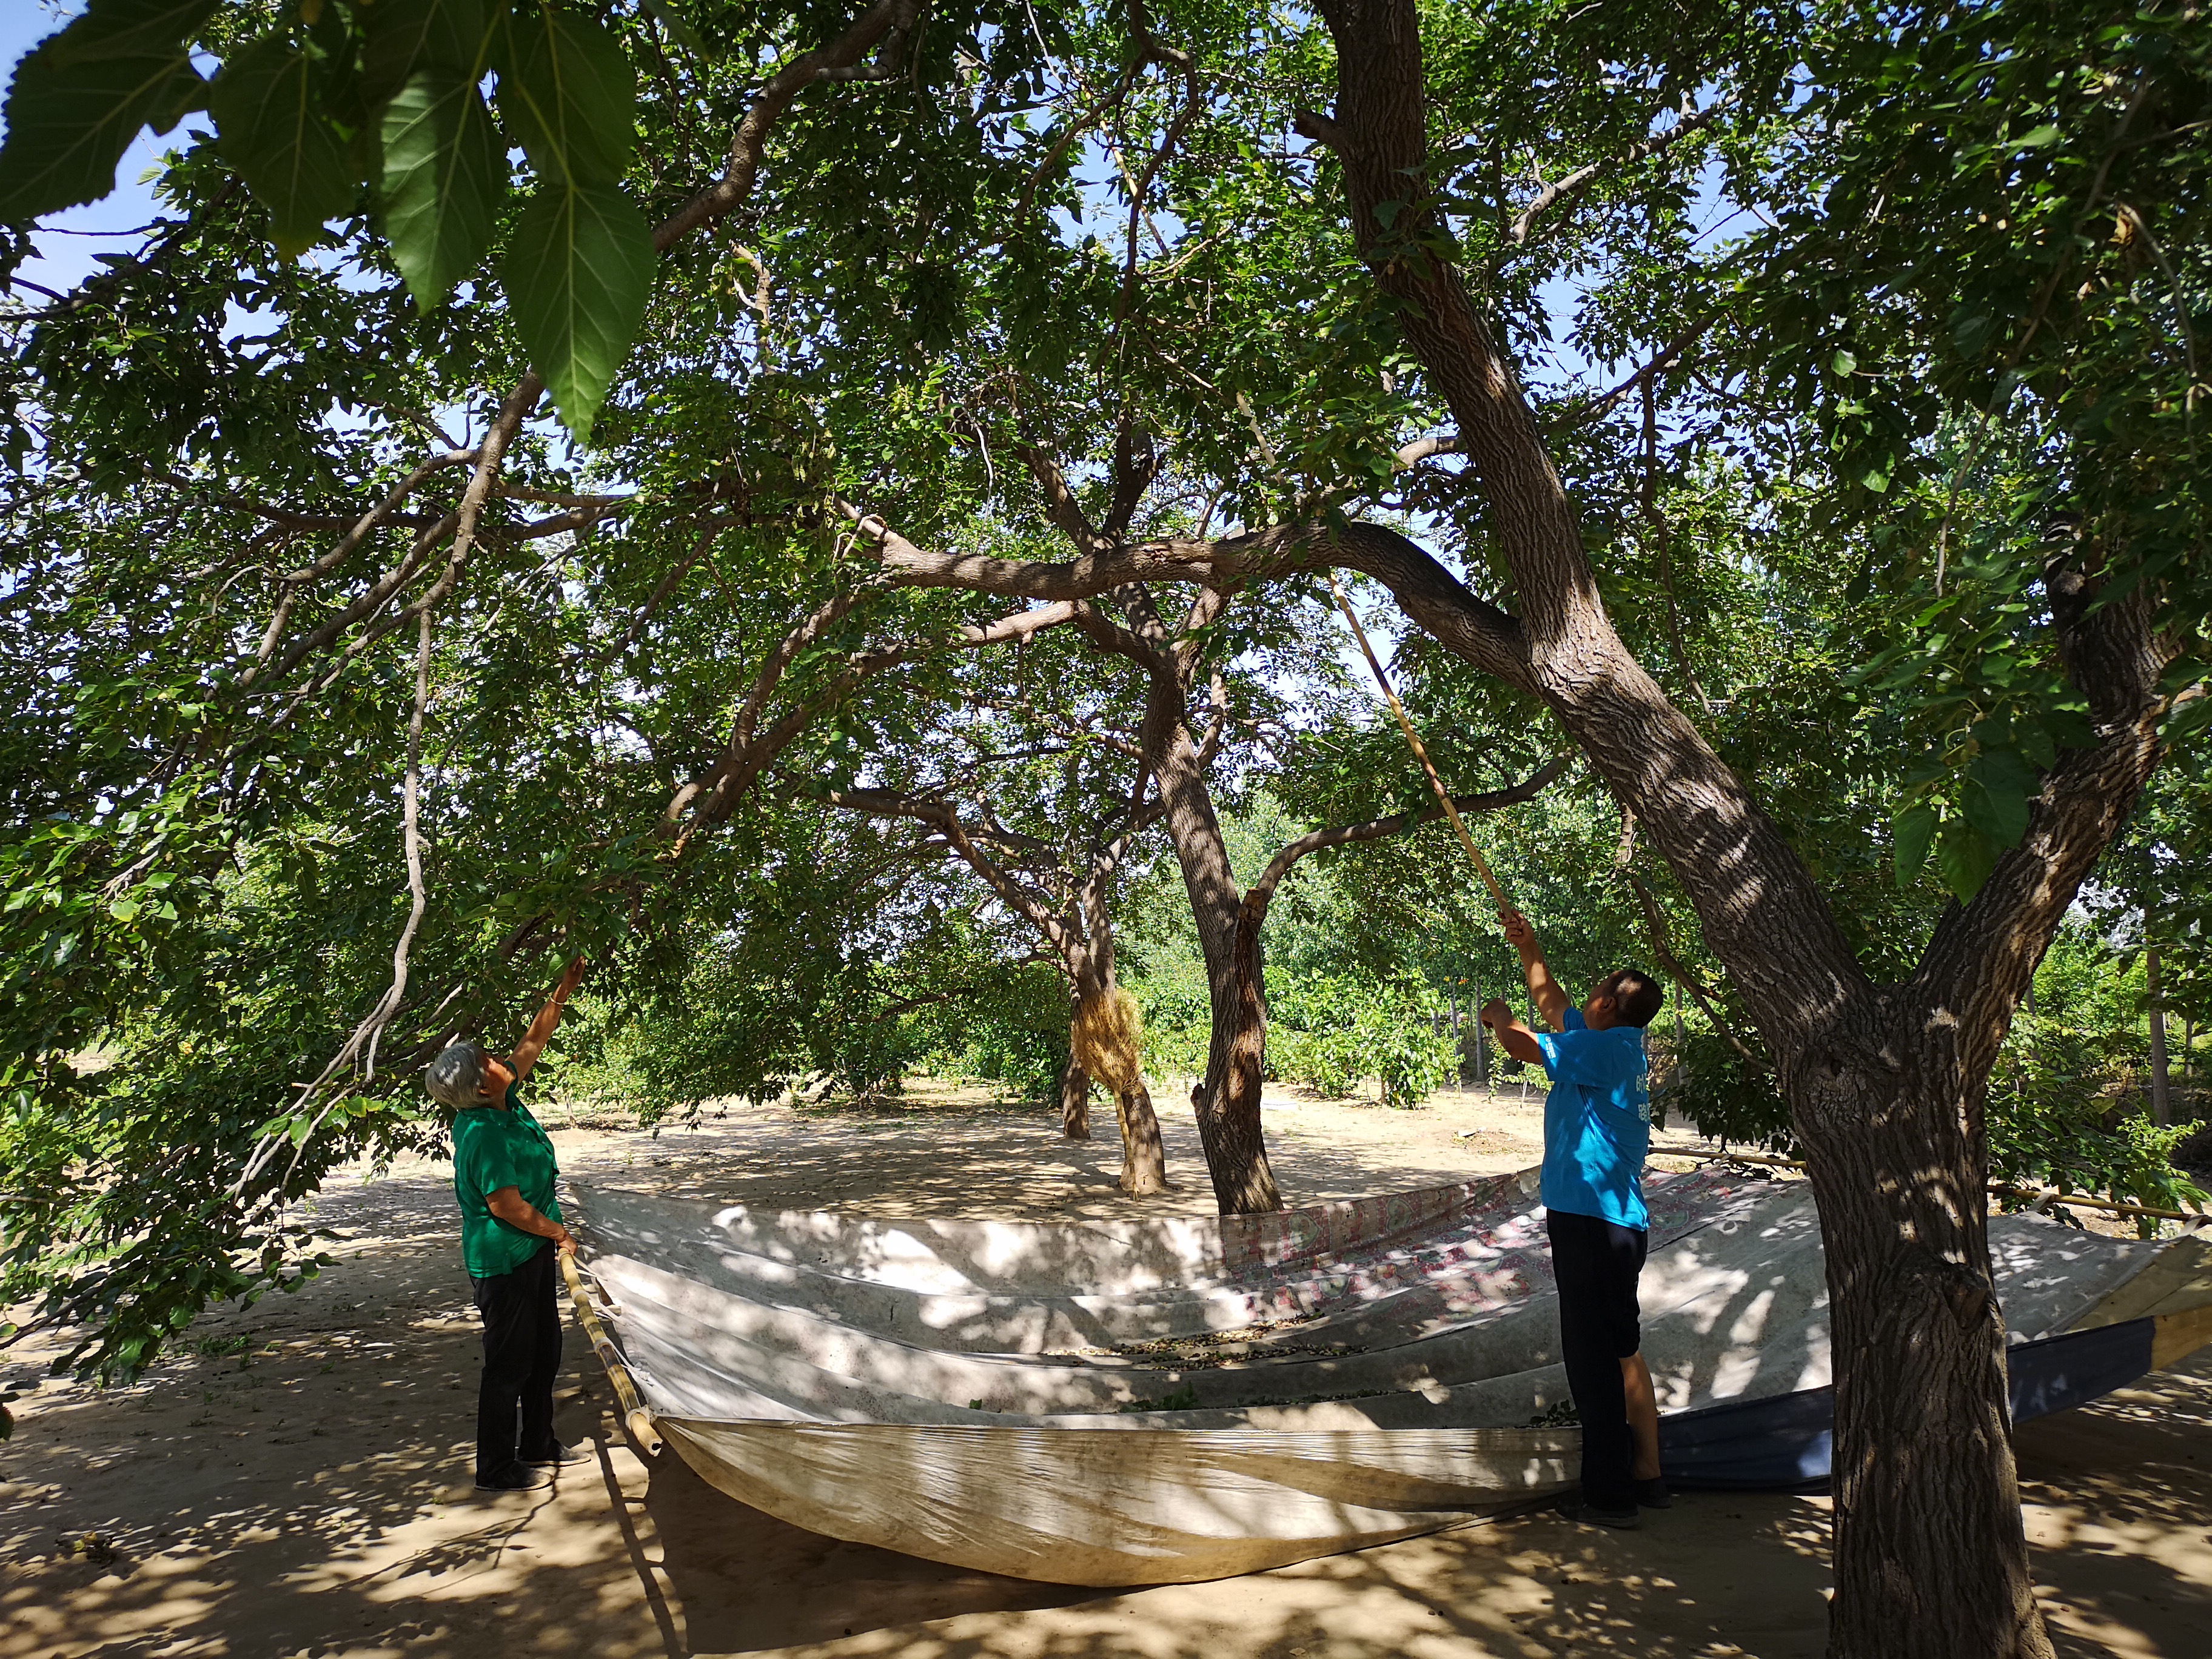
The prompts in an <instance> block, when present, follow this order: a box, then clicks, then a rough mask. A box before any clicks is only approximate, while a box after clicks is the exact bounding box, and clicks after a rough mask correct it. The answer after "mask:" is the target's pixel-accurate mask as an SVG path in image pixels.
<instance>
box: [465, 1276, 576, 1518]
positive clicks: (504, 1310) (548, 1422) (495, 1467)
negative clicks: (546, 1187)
mask: <svg viewBox="0 0 2212 1659" xmlns="http://www.w3.org/2000/svg"><path fill="white" fill-rule="evenodd" d="M555 1255H556V1252H555V1250H554V1249H553V1244H552V1241H551V1240H550V1239H549V1240H547V1241H546V1243H545V1244H544V1246H543V1247H542V1248H541V1249H539V1250H538V1254H537V1255H533V1256H532V1257H531V1258H530V1260H529V1261H526V1262H524V1263H523V1264H522V1265H521V1266H520V1267H517V1268H516V1269H514V1271H513V1272H512V1273H496V1274H495V1275H493V1276H492V1277H491V1278H489V1279H472V1280H471V1283H472V1284H474V1285H475V1286H476V1292H477V1312H478V1313H479V1314H481V1315H483V1345H484V1358H483V1386H482V1387H481V1388H480V1389H478V1390H477V1479H478V1480H483V1478H484V1477H485V1476H487V1475H492V1474H498V1473H499V1472H500V1471H501V1470H502V1469H504V1468H507V1467H508V1466H509V1465H510V1464H512V1463H513V1462H514V1461H515V1458H516V1457H517V1455H520V1456H523V1457H531V1458H542V1457H550V1456H551V1455H553V1451H554V1446H555V1442H554V1438H553V1381H554V1379H555V1378H556V1377H557V1376H560V1374H561V1307H560V1304H559V1303H557V1302H556V1300H555V1299H554V1286H553V1268H554V1257H555ZM518 1428H519V1430H520V1439H519V1440H518V1438H517V1432H518Z"/></svg>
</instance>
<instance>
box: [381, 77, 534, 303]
mask: <svg viewBox="0 0 2212 1659" xmlns="http://www.w3.org/2000/svg"><path fill="white" fill-rule="evenodd" d="M506 195H507V151H506V149H504V148H503V147H502V146H501V143H500V141H499V131H498V129H497V128H496V127H495V125H493V122H492V118H491V112H490V111H489V110H488V109H486V108H485V107H484V101H483V98H482V97H481V96H479V95H478V94H477V88H476V82H474V81H472V80H468V79H465V78H464V77H463V76H459V75H458V74H455V73H454V72H453V71H452V70H436V69H431V70H422V71H420V72H419V73H417V74H416V76H415V77H414V78H413V79H412V80H410V81H409V82H407V84H406V85H405V86H404V87H403V88H400V91H399V94H398V96H397V97H395V98H394V99H393V100H392V102H391V103H390V105H388V106H386V109H385V112H384V228H385V233H386V234H387V235H388V236H390V237H391V239H392V258H394V259H396V260H398V263H399V272H400V275H401V276H404V277H405V278H406V279H407V291H408V292H409V293H410V294H412V295H414V296H415V303H416V306H417V307H420V308H422V310H425V311H428V309H429V308H430V307H433V306H435V305H436V304H438V303H439V302H440V301H442V300H443V299H444V298H445V297H446V296H447V295H448V294H450V293H452V292H453V284H454V283H458V282H459V281H460V280H461V278H462V277H464V276H467V275H468V274H469V272H470V271H471V270H475V269H476V266H477V261H479V260H480V259H482V258H483V253H484V250H485V248H487V247H488V246H490V244H491V238H492V233H493V232H494V231H495V229H496V228H498V216H499V207H500V203H501V201H502V200H503V199H504V198H505V197H506Z"/></svg>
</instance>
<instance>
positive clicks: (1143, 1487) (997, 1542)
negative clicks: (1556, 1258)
mask: <svg viewBox="0 0 2212 1659" xmlns="http://www.w3.org/2000/svg"><path fill="white" fill-rule="evenodd" d="M1533 1189H1534V1172H1533V1171H1532V1172H1527V1173H1524V1174H1522V1175H1520V1176H1494V1177H1490V1178H1487V1179H1485V1180H1481V1181H1475V1182H1465V1183H1462V1184H1458V1185H1455V1186H1449V1187H1440V1188H1425V1189H1423V1190H1421V1191H1418V1192H1413V1193H1403V1194H1390V1195H1388V1196H1386V1197H1382V1198H1376V1199H1367V1200H1357V1201H1354V1202H1350V1203H1344V1204H1334V1205H1324V1206H1315V1207H1313V1208H1310V1209H1305V1210H1297V1211H1291V1212H1283V1213H1280V1214H1277V1215H1271V1216H1258V1217H1226V1218H1192V1217H1178V1218H1166V1219H1162V1220H1156V1221H1146V1220H1132V1221H1121V1222H1081V1223H1070V1224H1047V1223H1019V1222H993V1221H972V1220H954V1219H931V1218H915V1219H902V1220H887V1219H876V1218H861V1217H850V1216H841V1215H836V1214H829V1213H823V1212H753V1211H748V1210H744V1209H742V1208H736V1207H723V1206H715V1205H713V1204H711V1203H700V1202H696V1201H692V1200H677V1199H665V1198H659V1197H655V1196H653V1195H650V1194H640V1193H632V1192H627V1191H622V1190H619V1189H615V1188H600V1187H580V1188H579V1189H578V1193H579V1197H580V1200H581V1206H582V1209H583V1212H584V1214H585V1216H586V1219H587V1221H588V1223H589V1241H590V1263H591V1268H592V1274H593V1277H594V1278H595V1279H597V1281H598V1283H599V1287H600V1291H601V1293H602V1295H603V1296H605V1297H608V1298H610V1299H611V1304H612V1307H611V1321H612V1322H613V1324H614V1325H615V1328H616V1329H617V1340H619V1342H620V1344H621V1346H622V1347H623V1352H624V1355H625V1357H626V1358H627V1360H628V1362H629V1366H630V1369H631V1371H632V1373H633V1375H634V1376H635V1379H636V1381H637V1383H638V1384H639V1386H640V1388H641V1389H642V1391H643V1393H644V1395H645V1397H646V1399H647V1403H648V1405H649V1406H650V1407H651V1408H652V1410H653V1413H654V1415H655V1417H656V1419H658V1421H659V1425H660V1426H661V1429H662V1431H664V1432H665V1433H666V1434H667V1435H668V1437H670V1439H671V1442H672V1443H674V1444H675V1445H676V1447H677V1448H678V1450H679V1451H680V1452H681V1454H682V1455H683V1456H684V1459H685V1461H686V1462H690V1464H691V1465H692V1466H693V1467H694V1468H696V1469H697V1470H698V1472H699V1473H700V1474H702V1476H703V1477H704V1478H705V1479H707V1480H709V1481H710V1482H712V1483H713V1484H714V1485H715V1486H718V1487H719V1488H720V1489H721V1490H722V1491H724V1492H728V1493H729V1494H730V1495H731V1496H732V1497H734V1498H738V1499H740V1500H742V1501H743V1502H745V1503H747V1504H752V1505H754V1506H755V1507H756V1508H758V1509H762V1510H766V1511H768V1512H769V1513H770V1514H773V1515H775V1516H779V1517H781V1518H782V1519H784V1520H787V1521H789V1522H793V1524H795V1525H799V1526H801V1527H805V1528H809V1529H811V1530H813V1531H817V1532H822V1533H825V1534H829V1535H831V1536H835V1537H838V1538H843V1539H848V1540H852V1541H859V1542H865V1543H870V1544H877V1545H881V1546H884V1547H888V1548H892V1549H898V1550H903V1551H906V1552H908V1553H913V1554H917V1555H922V1556H927V1557H929V1558H931V1559H937V1560H942V1561H950V1562H954V1563H957V1564H958V1565H964V1566H969V1567H975V1568H980V1569H984V1570H987V1571H994V1572H1004V1573H1011V1574H1015V1575H1018V1576H1022V1577H1032V1578H1042V1579H1047V1580H1050V1581H1053V1582H1057V1583H1085V1584H1101V1585H1109V1584H1133V1583H1164V1582H1170V1581H1181V1580H1190V1579H1199V1578H1209V1577H1222V1576H1225V1575H1228V1574H1233V1573H1240V1572H1247V1571H1255V1570H1258V1569H1260V1568H1262V1567H1267V1566H1273V1565H1281V1564H1283V1563H1285V1562H1288V1561H1294V1560H1298V1559H1304V1558H1306V1557H1309V1556H1313V1555H1319V1554H1326V1553H1332V1552H1334V1551H1338V1550H1343V1549H1350V1548H1356V1547H1360V1546H1363V1545H1366V1544H1372V1543H1378V1542H1382V1541H1385V1540H1388V1539H1391V1538H1396V1537H1403V1536H1407V1535H1409V1534H1413V1533H1417V1532H1424V1531H1431V1530H1434V1529H1436V1528H1439V1527H1443V1526H1447V1525H1450V1524H1453V1523H1455V1522H1459V1521H1462V1520H1464V1519H1466V1518H1467V1516H1468V1515H1469V1514H1470V1513H1474V1514H1480V1513H1483V1512H1486V1511H1494V1510H1498V1509H1500V1508H1504V1507H1510V1506H1513V1505H1516V1504H1525V1503H1528V1502H1529V1501H1532V1500H1534V1499H1539V1498H1543V1497H1544V1496H1546V1495H1547V1494H1548V1493H1552V1492H1558V1491H1560V1490H1562V1489H1564V1488H1565V1486H1567V1485H1568V1484H1569V1483H1570V1482H1571V1480H1572V1478H1573V1474H1574V1470H1575V1467H1576V1463H1577V1452H1578V1440H1579V1436H1578V1434H1577V1431H1575V1430H1574V1429H1572V1428H1571V1427H1568V1428H1558V1427H1547V1426H1544V1425H1542V1423H1541V1420H1540V1419H1544V1418H1545V1417H1546V1416H1547V1413H1555V1412H1556V1411H1557V1409H1558V1408H1559V1407H1560V1406H1561V1405H1562V1403H1563V1402H1565V1401H1566V1399H1567V1390H1566V1384H1565V1373H1564V1370H1562V1368H1561V1367H1560V1365H1559V1355H1558V1317H1557V1310H1556V1306H1555V1299H1556V1292H1555V1291H1554V1289H1553V1285H1552V1279H1551V1272H1550V1259H1549V1254H1548V1252H1547V1249H1546V1248H1545V1245H1544V1240H1543V1212H1542V1210H1541V1207H1539V1206H1537V1204H1536V1202H1535V1200H1534V1191H1533ZM1648 1190H1649V1193H1650V1206H1651V1210H1652V1231H1651V1251H1650V1261H1649V1262H1648V1264H1647V1266H1646V1267H1645V1271H1644V1282H1643V1284H1644V1288H1643V1307H1644V1354H1645V1357H1646V1358H1647V1359H1648V1360H1649V1361H1650V1365H1651V1369H1652V1372H1653V1376H1654V1378H1655V1381H1656V1383H1657V1386H1658V1389H1659V1395H1660V1401H1661V1408H1662V1411H1667V1412H1680V1411H1686V1410H1692V1409H1695V1408H1697V1407H1703V1406H1710V1405H1713V1404H1716V1403H1717V1402H1721V1401H1733V1400H1746V1399H1754V1398H1759V1397H1762V1396H1770V1395H1787V1394H1791V1393H1794V1392H1796V1391H1800V1390H1804V1389H1817V1388H1820V1387H1821V1386H1822V1385H1824V1384H1826V1383H1827V1381H1828V1347H1827V1324H1826V1282H1825V1278H1824V1274H1823V1264H1822V1260H1821V1255H1820V1228H1819V1225H1818V1220H1817V1218H1816V1217H1815V1215H1814V1210H1813V1205H1812V1200H1811V1196H1810V1192H1809V1189H1808V1188H1807V1187H1806V1186H1805V1185H1804V1184H1803V1183H1802V1182H1797V1183H1787V1184H1780V1183H1774V1182H1765V1181H1760V1180H1756V1179H1750V1178H1747V1177H1744V1176H1741V1175H1736V1174H1731V1173H1728V1172H1725V1171H1721V1170H1707V1171H1702V1172H1700V1173H1699V1174H1696V1175H1692V1176H1656V1177H1654V1178H1652V1180H1651V1181H1650V1183H1649V1188H1648ZM1990 1225H1991V1254H1992V1262H1993V1266H1994V1267H1995V1270H1996V1274H1997V1279H1998V1291H1999V1295H2000V1297H2001V1299H2002V1302H2003V1304H2004V1307H2005V1310H2006V1315H2007V1319H2008V1324H2009V1325H2010V1327H2011V1329H2012V1334H2013V1335H2014V1336H2015V1340H2024V1339H2027V1338H2031V1337H2036V1336H2040V1335H2045V1334H2051V1333H2054V1332H2058V1331H2063V1330H2068V1329H2073V1328H2079V1327H2082V1326H2086V1325H2093V1324H2098V1323H2102V1322H2108V1321H2111V1320H2115V1319H2123V1318H2134V1317H2137V1316H2142V1315H2143V1314H2146V1313H2151V1312H2156V1311H2160V1310H2164V1309H2166V1308H2167V1307H2172V1306H2195V1305H2198V1304H2202V1303H2204V1302H2208V1301H2212V1273H2208V1272H2207V1269H2206V1255H2207V1252H2206V1251H2205V1249H2204V1247H2203V1245H2202V1244H2201V1243H2197V1242H2196V1241H2193V1240H2191V1241H2179V1242H2176V1243H2127V1242H2120V1241H2114V1240H2111V1239H2106V1238H2102V1237H2096V1236H2093V1235H2089V1234H2085V1233H2082V1232H2081V1231H2076V1230H2073V1229H2069V1228H2066V1227H2063V1226H2061V1225H2058V1224H2057V1223H2054V1222H2051V1221H2049V1220H2046V1219H2045V1218H2041V1217H2036V1216H2009V1217H1998V1218H1992V1221H1991V1224H1990ZM2137 1304H2142V1305H2137Z"/></svg>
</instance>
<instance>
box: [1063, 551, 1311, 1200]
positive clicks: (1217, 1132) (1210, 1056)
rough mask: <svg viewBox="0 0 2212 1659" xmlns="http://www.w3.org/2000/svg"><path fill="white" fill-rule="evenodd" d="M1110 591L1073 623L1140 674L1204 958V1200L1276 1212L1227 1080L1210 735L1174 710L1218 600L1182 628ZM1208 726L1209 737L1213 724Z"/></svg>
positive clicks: (1228, 893) (1207, 601)
mask: <svg viewBox="0 0 2212 1659" xmlns="http://www.w3.org/2000/svg"><path fill="white" fill-rule="evenodd" d="M1112 597H1113V598H1114V599H1115V601H1116V602H1117V603H1118V605H1119V606H1120V608H1121V611H1122V614H1123V616H1124V617H1127V625H1124V623H1121V622H1118V621H1116V620H1115V618H1113V617H1110V616H1109V615H1107V614H1106V612H1105V611H1103V610H1102V609H1101V608H1100V607H1098V606H1097V605H1088V604H1079V605H1077V606H1076V615H1075V624H1076V626H1077V627H1078V628H1079V629H1082V630H1083V631H1084V633H1085V634H1086V635H1089V637H1090V638H1091V640H1092V641H1095V642H1096V643H1097V645H1098V646H1099V647H1101V648H1103V649H1104V650H1107V651H1110V652H1113V653H1115V654H1116V655H1119V656H1122V657H1126V658H1127V659H1128V660H1129V661H1131V662H1133V663H1134V664H1136V665H1137V666H1138V667H1139V668H1140V669H1142V670H1143V671H1144V672H1145V676H1146V691H1145V727H1144V740H1143V742H1144V755H1145V764H1146V768H1147V769H1149V770H1150V772H1151V774H1152V777H1153V779H1154V780H1155V781H1156V782H1157V784H1158V788H1159V793H1160V804H1161V806H1162V807H1163V809H1164V817H1165V821H1166V823H1167V830H1168V839H1169V841H1170V843H1171V844H1172V845H1173V846H1174V848H1175V853H1176V864H1177V866H1179V867H1180V868H1181V870H1182V879H1183V889H1184V891H1185V893H1186V894H1187V895H1188V898H1189V900H1190V908H1191V916H1192V919H1193V921H1194V922H1195V923H1196V925H1197V929H1198V945H1199V952H1200V956H1201V957H1203V958H1204V960H1205V963H1206V994H1207V1000H1208V1003H1209V1005H1210V1008H1211V1012H1212V1026H1211V1032H1210V1035H1209V1037H1208V1041H1207V1045H1206V1076H1205V1078H1204V1079H1203V1080H1201V1081H1200V1083H1199V1084H1198V1085H1197V1086H1196V1087H1194V1088H1193V1089H1192V1090H1191V1091H1190V1105H1191V1110H1192V1112H1193V1113H1194V1115H1195V1116H1196V1118H1197V1120H1198V1139H1199V1144H1200V1146H1201V1147H1202V1148H1203V1149H1204V1151H1205V1153H1206V1173H1207V1174H1208V1175H1209V1176H1211V1177H1212V1182H1213V1196H1214V1201H1215V1202H1216V1203H1217V1204H1218V1205H1219V1206H1220V1209H1221V1213H1222V1214H1224V1215H1257V1214H1261V1213H1264V1212H1267V1211H1269V1210H1279V1209H1281V1208H1282V1207H1283V1194H1282V1189H1281V1188H1279V1187H1278V1186H1277V1185H1276V1184H1275V1171H1274V1168H1273V1165H1272V1164H1270V1163H1269V1162H1268V1159H1267V1137H1266V1135H1265V1133H1264V1132H1263V1130H1262V1128H1261V1122H1260V1097H1259V1091H1258V1090H1257V1088H1256V1087H1255V1088H1253V1089H1250V1090H1249V1091H1245V1092H1243V1093H1241V1094H1239V1093H1236V1092H1234V1091H1232V1090H1231V1086H1230V1076H1231V1066H1232V1065H1233V1064H1234V1063H1235V1060H1236V1043H1237V1028H1238V1022H1239V1019H1240V1017H1241V1011H1242V1000H1241V998H1242V993H1241V990H1240V985H1239V981H1238V977H1237V917H1238V914H1239V911H1240V910H1241V908H1242V907H1243V898H1244V895H1243V891H1242V890H1241V889H1239V887H1238V886H1237V876H1236V872H1235V871H1234V870H1232V869H1231V866H1230V863H1229V847H1228V842H1226V841H1225V839H1224V838H1223V836H1222V833H1221V820H1220V817H1219V816H1218V814H1217V813H1216V812H1215V811H1214V810H1213V794H1212V791H1211V790H1210V789H1209V788H1208V787H1206V761H1207V759H1208V755H1207V753H1206V750H1211V749H1212V747H1213V746H1214V744H1215V743H1216V742H1217V741H1218V737H1216V738H1208V740H1207V742H1206V744H1203V745H1201V744H1200V743H1198V742H1197V741H1195V740H1194V739H1193V738H1192V736H1191V732H1190V724H1189V721H1188V719H1187V718H1186V716H1185V709H1186V708H1187V707H1188V703H1189V701H1190V690H1191V679H1192V677H1193V675H1194V673H1195V671H1196V670H1197V666H1198V654H1199V653H1198V647H1197V644H1196V641H1195V635H1196V634H1197V631H1198V630H1199V629H1201V628H1203V627H1205V626H1206V624H1208V623H1212V622H1214V621H1216V620H1218V617H1219V616H1220V614H1221V612H1222V611H1223V610H1225V608H1226V606H1227V604H1228V599H1227V596H1226V595H1225V594H1223V593H1221V592H1212V591H1209V592H1205V593H1202V594H1200V596H1199V599H1198V600H1197V601H1196V603H1194V605H1192V606H1191V610H1190V614H1189V616H1188V617H1187V618H1186V619H1185V622H1184V625H1183V626H1182V628H1181V629H1176V630H1174V631H1173V632H1170V629H1169V628H1168V626H1167V624H1166V623H1165V622H1164V620H1163V619H1162V618H1161V617H1160V614H1159V611H1158V606H1157V605H1155V604H1154V603H1153V600H1152V595H1151V594H1150V593H1149V592H1146V590H1145V589H1144V588H1143V587H1142V586H1137V585H1132V586H1127V587H1122V588H1118V589H1116V590H1115V592H1114V593H1113V596H1112ZM1215 731H1216V733H1217V734H1218V731H1219V724H1218V720H1217V723H1216V727H1215Z"/></svg>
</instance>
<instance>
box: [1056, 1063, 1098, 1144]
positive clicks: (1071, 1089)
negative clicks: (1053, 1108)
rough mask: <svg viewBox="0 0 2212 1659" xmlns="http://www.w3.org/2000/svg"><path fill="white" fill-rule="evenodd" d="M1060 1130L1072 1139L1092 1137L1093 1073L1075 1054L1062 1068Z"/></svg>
mask: <svg viewBox="0 0 2212 1659" xmlns="http://www.w3.org/2000/svg"><path fill="white" fill-rule="evenodd" d="M1060 1133H1062V1134H1064V1135H1066V1137H1067V1138H1068V1139H1070V1140H1088V1139H1091V1073H1088V1072H1086V1071H1085V1070H1084V1069H1083V1068H1082V1067H1081V1066H1079V1065H1077V1064H1076V1063H1075V1056H1074V1055H1073V1054H1070V1055H1069V1056H1068V1057H1067V1064H1066V1065H1065V1066H1061V1067H1060Z"/></svg>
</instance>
